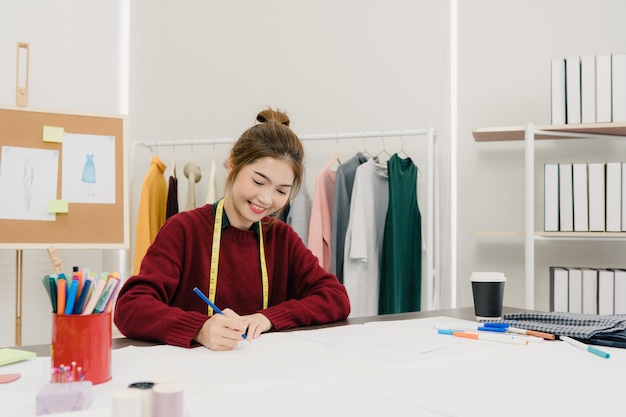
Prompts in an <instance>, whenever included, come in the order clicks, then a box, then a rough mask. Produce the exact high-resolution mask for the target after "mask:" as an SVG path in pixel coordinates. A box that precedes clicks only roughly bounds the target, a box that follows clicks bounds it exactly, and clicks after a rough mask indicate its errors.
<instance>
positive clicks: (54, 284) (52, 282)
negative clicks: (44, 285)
mask: <svg viewBox="0 0 626 417" xmlns="http://www.w3.org/2000/svg"><path fill="white" fill-rule="evenodd" d="M48 285H49V286H50V299H51V300H52V312H53V313H56V312H57V281H56V278H54V277H53V276H50V277H48Z"/></svg>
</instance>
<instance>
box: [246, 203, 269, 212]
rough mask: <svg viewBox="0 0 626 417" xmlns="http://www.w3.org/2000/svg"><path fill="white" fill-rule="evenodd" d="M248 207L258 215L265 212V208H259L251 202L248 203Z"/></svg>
mask: <svg viewBox="0 0 626 417" xmlns="http://www.w3.org/2000/svg"><path fill="white" fill-rule="evenodd" d="M248 206H249V207H250V210H252V211H253V212H255V213H257V214H261V213H263V212H264V211H265V207H261V206H257V205H256V204H254V203H252V202H250V201H248Z"/></svg>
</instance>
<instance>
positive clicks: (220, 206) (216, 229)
mask: <svg viewBox="0 0 626 417" xmlns="http://www.w3.org/2000/svg"><path fill="white" fill-rule="evenodd" d="M224 200H225V198H223V199H221V200H220V202H219V203H217V209H216V211H215V224H214V225H213V247H212V248H211V270H210V271H211V272H210V278H209V299H210V300H211V301H212V302H215V292H216V291H217V267H218V264H219V260H220V242H221V240H222V218H223V213H224ZM259 254H260V258H261V280H262V282H263V309H266V308H267V300H268V299H269V279H268V275H267V264H266V263H265V245H264V244H263V228H262V226H261V221H260V220H259ZM208 314H209V316H212V315H213V309H212V308H211V307H208Z"/></svg>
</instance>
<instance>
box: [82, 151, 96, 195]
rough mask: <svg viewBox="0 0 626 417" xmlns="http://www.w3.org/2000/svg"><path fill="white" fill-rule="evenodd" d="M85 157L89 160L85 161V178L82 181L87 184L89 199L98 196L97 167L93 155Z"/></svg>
mask: <svg viewBox="0 0 626 417" xmlns="http://www.w3.org/2000/svg"><path fill="white" fill-rule="evenodd" d="M85 157H86V158H87V160H86V161H85V166H84V167H83V177H82V178H81V181H82V182H84V183H86V184H87V197H93V196H94V195H96V191H95V184H96V165H95V164H94V162H93V154H92V153H88V154H85Z"/></svg>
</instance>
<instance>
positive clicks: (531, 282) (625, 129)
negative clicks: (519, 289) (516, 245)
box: [472, 123, 626, 310]
mask: <svg viewBox="0 0 626 417" xmlns="http://www.w3.org/2000/svg"><path fill="white" fill-rule="evenodd" d="M472 134H473V136H474V140H475V141H476V142H496V141H517V140H523V141H524V143H525V146H524V158H525V161H524V178H525V187H524V201H525V207H524V213H525V214H524V231H521V232H520V231H494V232H489V231H478V232H475V233H474V234H475V235H482V236H486V235H489V236H499V237H503V236H513V237H515V236H518V237H523V238H524V251H525V256H524V280H525V282H524V284H525V308H527V309H529V310H533V309H534V305H535V299H534V294H535V276H534V275H535V274H534V272H535V241H536V240H541V239H552V240H610V241H617V240H626V233H615V232H604V233H598V232H536V231H535V214H534V208H535V190H534V173H535V140H555V139H593V138H598V139H626V123H589V124H575V125H548V126H534V125H533V124H532V123H530V124H528V125H526V126H525V127H519V126H516V127H502V128H480V129H474V130H473V131H472Z"/></svg>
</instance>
